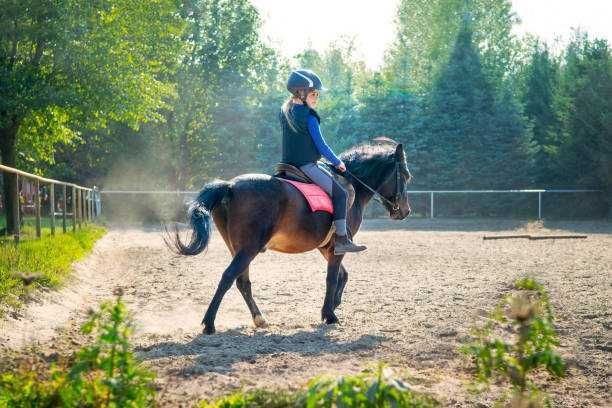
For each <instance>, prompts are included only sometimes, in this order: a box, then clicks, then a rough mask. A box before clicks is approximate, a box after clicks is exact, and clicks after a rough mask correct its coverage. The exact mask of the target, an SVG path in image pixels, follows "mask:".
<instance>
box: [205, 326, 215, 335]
mask: <svg viewBox="0 0 612 408" xmlns="http://www.w3.org/2000/svg"><path fill="white" fill-rule="evenodd" d="M215 331H216V330H215V326H204V330H202V333H203V334H215Z"/></svg>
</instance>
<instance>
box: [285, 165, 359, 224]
mask: <svg viewBox="0 0 612 408" xmlns="http://www.w3.org/2000/svg"><path fill="white" fill-rule="evenodd" d="M317 165H318V166H321V167H324V168H326V169H328V171H329V172H330V173H331V175H332V176H333V177H334V179H335V180H336V181H338V182H339V183H340V185H341V186H342V187H344V189H345V190H346V192H347V193H348V203H347V204H348V208H351V206H352V205H353V202H354V201H355V189H354V188H353V185H352V184H351V183H350V182H349V181H348V180H347V179H346V178H345V177H343V176H342V175H340V174H337V173H336V172H335V171H333V170H332V169H331V168H330V167H329V166H328V165H327V164H325V163H324V162H322V161H319V162H317ZM273 177H276V178H278V179H281V180H284V181H287V182H289V183H290V184H292V185H293V186H294V187H296V188H297V189H298V190H300V192H301V193H302V194H303V195H304V197H305V198H306V200H307V201H308V203H309V204H310V208H311V210H312V211H317V210H324V211H327V207H329V208H332V205H331V197H329V195H328V194H327V193H326V192H325V191H323V189H322V188H321V187H319V186H316V185H314V186H303V185H300V184H314V183H313V181H312V180H311V179H310V178H309V177H308V176H307V175H306V174H304V172H303V171H302V170H300V169H299V168H297V167H295V166H293V165H291V164H287V163H277V164H276V165H275V166H274V173H273ZM296 182H297V183H296ZM315 196H316V197H317V200H311V199H310V197H315ZM321 196H323V197H324V199H325V200H326V201H328V202H329V203H328V204H327V203H321V202H320V200H319V199H318V198H320V197H321ZM317 203H318V204H319V205H318V204H317ZM328 212H329V213H330V214H331V213H332V211H331V210H330V211H328Z"/></svg>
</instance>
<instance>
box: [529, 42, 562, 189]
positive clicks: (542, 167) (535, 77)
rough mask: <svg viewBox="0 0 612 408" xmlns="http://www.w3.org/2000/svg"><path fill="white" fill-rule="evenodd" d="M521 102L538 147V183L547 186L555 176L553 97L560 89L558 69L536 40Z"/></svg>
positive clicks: (545, 46)
mask: <svg viewBox="0 0 612 408" xmlns="http://www.w3.org/2000/svg"><path fill="white" fill-rule="evenodd" d="M522 75H523V82H524V84H523V86H522V88H523V91H522V92H521V100H522V104H523V107H524V113H525V116H526V117H527V119H528V120H529V121H530V122H531V124H532V127H533V140H534V143H535V144H536V148H537V151H536V153H535V157H534V161H535V181H536V183H537V184H538V185H548V184H550V183H551V182H552V179H553V178H554V174H555V173H556V168H555V163H556V160H557V157H556V155H557V150H558V143H559V141H558V137H557V131H558V130H559V120H558V118H557V113H556V111H555V106H554V96H555V92H556V91H557V88H558V86H559V67H558V64H557V63H556V61H554V59H553V58H552V56H551V55H550V52H549V50H548V47H547V45H546V44H542V43H540V42H539V41H537V40H536V41H535V42H534V43H533V44H532V45H531V55H530V57H529V62H528V64H527V65H526V67H525V69H524V72H523V74H522Z"/></svg>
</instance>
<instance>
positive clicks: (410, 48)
mask: <svg viewBox="0 0 612 408" xmlns="http://www.w3.org/2000/svg"><path fill="white" fill-rule="evenodd" d="M466 14H468V15H470V16H471V17H472V19H473V40H474V44H475V45H476V47H477V48H478V49H479V50H480V52H481V60H482V65H483V69H484V72H485V74H486V76H487V77H488V79H489V80H490V81H492V82H493V83H494V84H495V85H497V84H498V83H500V82H501V80H502V79H503V77H504V75H506V74H507V73H508V72H509V71H510V70H511V69H512V67H513V62H514V58H515V52H516V50H517V44H516V43H517V42H516V40H515V38H514V36H513V34H512V27H513V25H514V24H516V23H517V22H518V18H517V17H516V15H515V14H514V13H513V12H512V5H511V3H510V1H509V0H401V1H400V3H399V5H398V11H397V20H396V27H397V33H396V39H395V42H394V44H393V45H392V47H391V49H390V50H389V52H388V55H387V58H386V66H385V70H384V71H385V75H386V77H387V80H388V81H389V82H391V83H393V84H394V85H395V87H396V88H399V89H407V88H408V89H411V90H413V91H419V92H422V91H426V90H427V89H428V88H429V87H430V85H431V84H432V79H433V78H434V77H435V73H436V72H438V71H439V70H440V67H441V65H443V64H444V63H445V61H446V60H447V58H448V55H449V52H450V50H451V49H452V47H453V44H454V41H455V38H456V36H457V33H458V32H459V30H460V28H461V24H462V20H463V18H464V16H465V15H466Z"/></svg>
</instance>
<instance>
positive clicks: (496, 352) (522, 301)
mask: <svg viewBox="0 0 612 408" xmlns="http://www.w3.org/2000/svg"><path fill="white" fill-rule="evenodd" d="M515 287H516V289H517V293H515V294H511V295H508V296H506V297H504V298H503V299H502V301H501V302H500V303H499V304H498V305H497V307H496V309H495V310H494V312H493V313H491V315H490V317H489V319H487V322H486V323H485V324H484V325H483V326H481V327H478V328H475V329H474V331H473V334H474V336H475V337H476V339H475V341H474V342H473V343H471V344H468V345H466V346H464V347H462V348H461V351H462V352H463V353H465V354H467V355H468V356H470V357H472V359H473V361H474V363H475V365H476V379H477V381H478V382H481V383H488V382H489V381H490V380H491V379H492V378H494V377H501V378H503V379H505V380H507V381H508V382H509V383H510V385H511V389H512V393H513V398H514V399H515V400H516V401H519V400H521V399H522V400H525V399H534V400H542V401H545V399H544V398H543V396H542V395H543V394H540V393H539V391H538V390H537V388H536V386H535V385H534V384H533V383H532V382H531V381H530V379H529V377H530V374H531V372H533V371H536V370H538V369H539V368H544V369H546V371H548V373H549V374H550V375H551V376H552V377H554V378H560V377H563V376H564V375H565V363H564V362H563V360H562V359H561V357H560V356H559V354H557V352H556V351H555V350H554V349H555V346H557V345H558V344H559V341H558V339H557V334H556V332H555V328H554V320H553V313H552V309H551V306H550V300H549V297H548V293H547V292H546V290H545V288H544V287H543V286H542V285H540V284H539V283H537V282H536V281H535V280H533V279H531V278H525V279H520V280H518V281H516V282H515ZM509 329H511V336H512V337H511V338H510V339H508V336H507V335H503V333H504V331H505V330H509ZM536 406H540V405H536Z"/></svg>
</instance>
